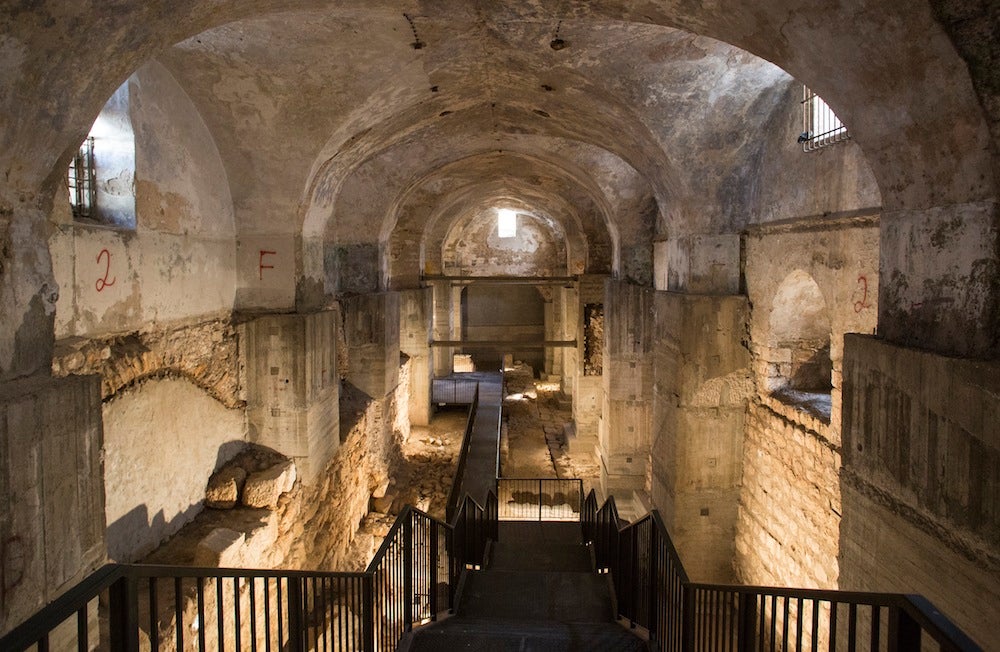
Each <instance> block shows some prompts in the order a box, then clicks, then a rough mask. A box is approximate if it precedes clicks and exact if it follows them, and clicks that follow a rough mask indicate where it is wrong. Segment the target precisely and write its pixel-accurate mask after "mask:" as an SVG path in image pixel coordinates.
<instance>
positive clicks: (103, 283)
mask: <svg viewBox="0 0 1000 652" xmlns="http://www.w3.org/2000/svg"><path fill="white" fill-rule="evenodd" d="M101 258H107V261H106V262H105V266H104V276H102V277H101V278H99V279H97V283H95V284H94V287H96V288H97V291H98V292H103V291H104V288H106V287H111V286H112V285H114V284H115V281H117V280H118V279H117V278H113V279H111V280H110V281H109V280H108V274H110V273H111V252H110V251H108V250H107V249H101V253H99V254H97V264H98V265H100V264H101Z"/></svg>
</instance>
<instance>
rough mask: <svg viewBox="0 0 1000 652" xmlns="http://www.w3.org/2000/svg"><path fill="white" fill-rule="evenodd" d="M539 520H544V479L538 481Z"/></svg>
mask: <svg viewBox="0 0 1000 652" xmlns="http://www.w3.org/2000/svg"><path fill="white" fill-rule="evenodd" d="M538 520H539V521H541V520H542V479H541V478H539V479H538Z"/></svg>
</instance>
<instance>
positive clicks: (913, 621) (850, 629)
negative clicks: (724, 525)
mask: <svg viewBox="0 0 1000 652" xmlns="http://www.w3.org/2000/svg"><path fill="white" fill-rule="evenodd" d="M582 521H583V535H584V541H586V542H587V543H588V544H589V545H591V546H592V548H593V556H594V563H595V567H596V569H597V571H598V572H607V573H610V574H611V580H612V586H613V587H614V590H615V597H616V600H617V605H618V615H619V617H621V618H624V619H626V620H628V621H630V623H631V624H632V625H633V626H638V627H642V628H644V629H645V630H646V631H647V632H648V635H649V638H650V641H652V644H653V647H654V648H655V649H656V650H660V651H662V652H667V651H670V652H682V651H683V652H692V651H698V650H712V651H724V652H749V651H759V652H764V651H769V652H774V651H775V650H781V651H782V652H788V651H789V650H793V651H795V652H800V651H803V650H812V651H814V652H815V651H817V650H831V651H833V650H850V651H853V650H870V651H876V650H878V651H885V652H902V651H909V650H921V649H925V650H926V649H939V650H947V651H961V652H965V651H978V650H980V648H979V646H977V645H976V644H975V643H974V642H973V641H972V640H971V639H969V638H968V636H966V635H965V634H964V633H963V632H962V631H961V630H960V629H959V628H958V627H956V626H955V625H954V624H953V623H952V622H951V621H949V620H948V619H947V618H945V617H944V616H943V615H942V614H941V613H940V612H938V611H937V610H936V609H934V607H933V605H931V604H930V602H928V601H927V600H926V599H925V598H923V597H921V596H914V595H901V594H888V593H852V592H848V591H824V590H811V589H794V588H774V587H762V586H726V585H715V584H696V583H692V582H690V581H689V579H688V576H687V573H686V572H685V571H684V567H683V565H682V564H681V560H680V556H679V555H678V554H677V550H676V548H675V547H674V545H673V542H672V541H671V540H670V535H669V534H668V533H667V530H666V527H665V526H664V524H663V521H662V520H661V518H660V516H659V513H658V512H656V511H653V512H652V513H650V514H647V515H646V516H645V517H643V518H641V519H639V520H637V521H635V522H633V523H626V522H624V521H622V520H621V519H620V518H619V517H618V509H617V507H616V506H615V501H614V497H613V496H612V497H610V498H608V500H607V501H606V502H605V503H604V505H603V506H601V507H598V504H597V496H596V494H595V493H594V492H593V491H591V492H590V494H589V495H588V496H587V499H586V500H585V501H584V506H583V516H582Z"/></svg>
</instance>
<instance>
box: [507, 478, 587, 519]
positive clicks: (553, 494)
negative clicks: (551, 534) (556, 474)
mask: <svg viewBox="0 0 1000 652" xmlns="http://www.w3.org/2000/svg"><path fill="white" fill-rule="evenodd" d="M496 486H497V501H498V502H499V519H500V520H501V521H579V520H580V515H581V512H582V507H583V480H581V479H580V478H572V479H560V478H497V485H496Z"/></svg>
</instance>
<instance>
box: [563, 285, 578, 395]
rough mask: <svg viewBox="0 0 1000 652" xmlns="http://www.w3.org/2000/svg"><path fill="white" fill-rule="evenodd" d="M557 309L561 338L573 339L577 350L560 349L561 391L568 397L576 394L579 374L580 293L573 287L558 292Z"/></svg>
mask: <svg viewBox="0 0 1000 652" xmlns="http://www.w3.org/2000/svg"><path fill="white" fill-rule="evenodd" d="M559 308H560V312H561V313H562V326H563V330H562V338H563V339H567V340H572V339H575V340H576V341H577V348H570V347H563V349H562V371H561V374H562V378H561V379H560V380H561V382H562V388H563V391H564V392H565V393H566V394H569V395H570V396H573V395H575V394H576V379H577V376H578V375H579V374H580V373H581V370H580V368H579V365H580V358H579V356H578V355H577V349H578V348H579V342H580V337H581V336H580V322H581V321H582V319H581V311H580V293H579V292H578V291H577V289H576V287H575V286H571V287H564V288H562V290H561V291H560V292H559Z"/></svg>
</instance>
